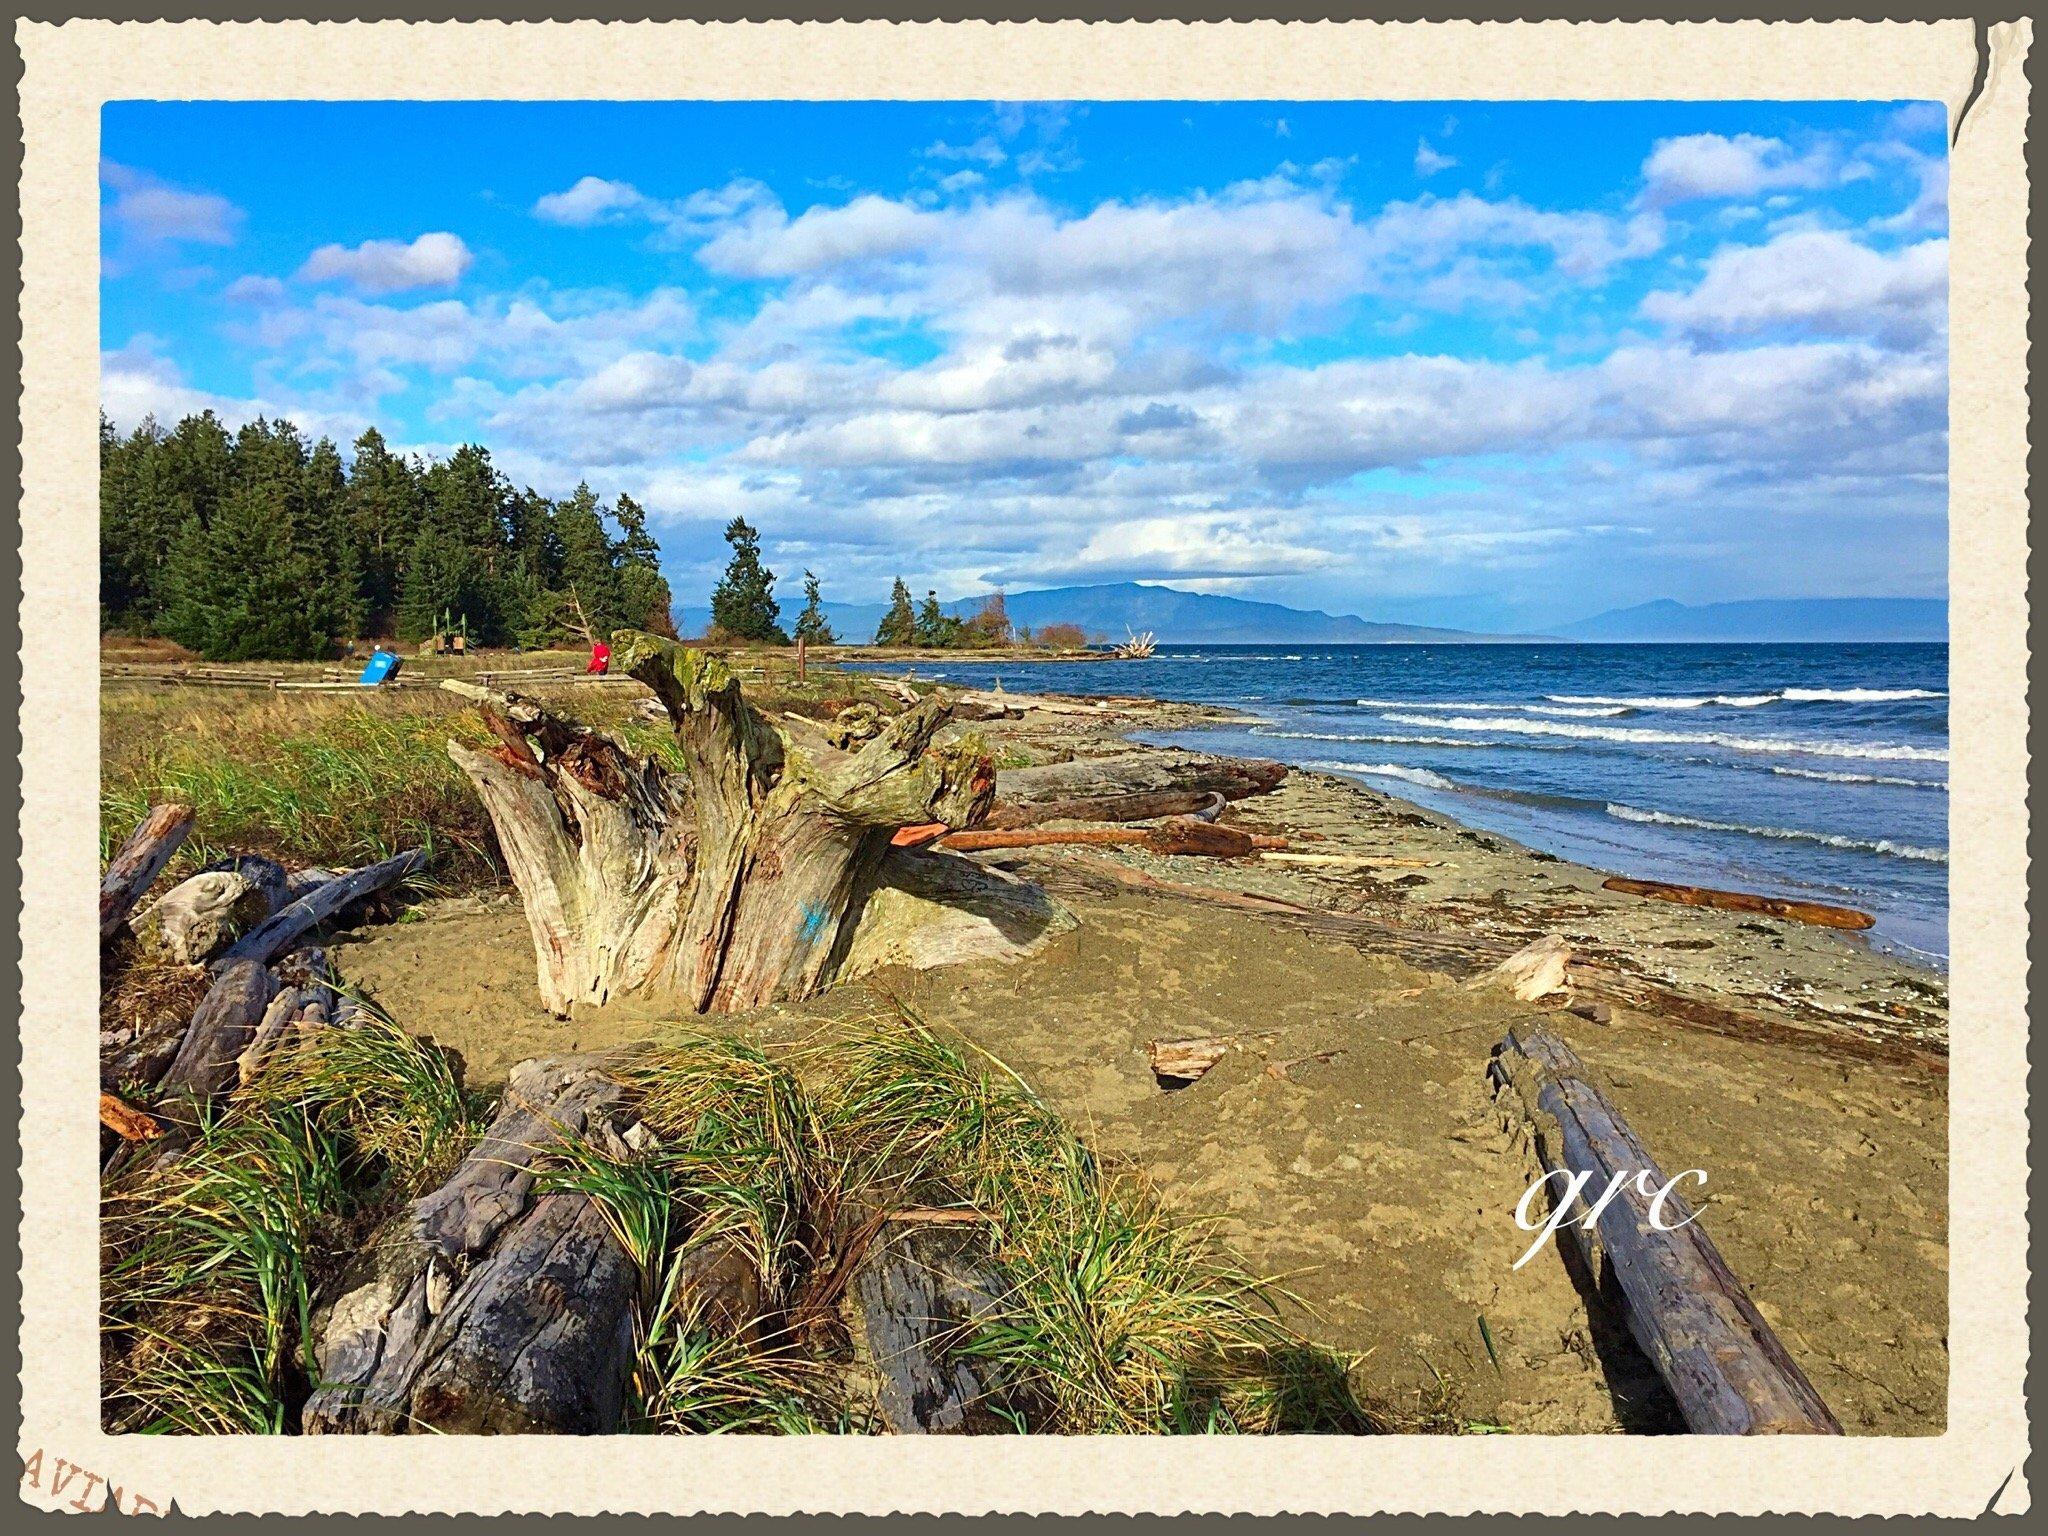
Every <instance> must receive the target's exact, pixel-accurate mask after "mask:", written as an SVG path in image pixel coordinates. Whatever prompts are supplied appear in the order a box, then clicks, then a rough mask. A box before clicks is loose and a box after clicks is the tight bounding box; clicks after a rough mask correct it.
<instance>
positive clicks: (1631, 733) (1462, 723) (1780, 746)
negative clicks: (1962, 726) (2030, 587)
mask: <svg viewBox="0 0 2048 1536" xmlns="http://www.w3.org/2000/svg"><path fill="white" fill-rule="evenodd" d="M1380 718H1382V719H1383V720H1386V721H1389V722H1390V723H1392V724H1394V725H1416V726H1421V727H1423V728H1425V729H1433V730H1439V731H1505V732H1509V733H1511V734H1518V735H1527V736H1569V737H1573V738H1575V739H1578V740H1582V741H1622V742H1633V743H1636V744H1639V745H1643V746H1678V747H1685V746H1699V747H1726V748H1728V749H1729V750H1730V751H1733V752H1768V753H1777V754H1794V755H1797V756H1802V757H1848V758H1876V759H1881V760H1897V761H1900V762H1915V763H1945V762H1947V761H1948V752H1947V750H1946V749H1945V748H1940V747H1908V746H1894V745H1889V744H1886V743H1883V742H1857V741H1802V740H1798V739H1795V738H1792V737H1786V736H1724V735H1721V734H1719V733H1717V732H1712V731H1654V730H1646V729H1643V728H1641V727H1637V726H1626V725H1573V724H1570V723H1568V722H1566V721H1562V720H1519V719H1514V718H1510V717H1495V718H1490V719H1485V720H1475V719H1471V718H1469V717H1465V716H1459V715H1410V714H1401V713H1395V714H1387V715H1382V716H1381V717H1380Z"/></svg>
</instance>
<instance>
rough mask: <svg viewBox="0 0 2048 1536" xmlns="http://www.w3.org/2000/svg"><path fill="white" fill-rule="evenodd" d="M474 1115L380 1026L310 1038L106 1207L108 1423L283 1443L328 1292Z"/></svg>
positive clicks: (423, 1049) (415, 1045) (365, 1023)
mask: <svg viewBox="0 0 2048 1536" xmlns="http://www.w3.org/2000/svg"><path fill="white" fill-rule="evenodd" d="M479 1110H480V1106H479V1105H478V1104H477V1103H475V1102H474V1101H473V1100H472V1099H471V1098H470V1097H469V1096H467V1095H466V1094H465V1093H464V1092H463V1090H462V1089H461V1087H460V1086H459V1085H458V1083H457V1082H456V1079H455V1076H454V1073H453V1071H452V1070H451V1068H450V1066H449V1063H448V1062H447V1061H446V1060H445V1059H444V1058H443V1057H442V1056H441V1055H440V1053H439V1052H437V1051H434V1050H432V1049H431V1048H429V1047H427V1046H425V1045H422V1044H421V1043H419V1042H418V1041H416V1040H414V1039H412V1038H411V1037H410V1036H408V1035H406V1034H405V1033H404V1032H403V1031H401V1030H399V1029H398V1028H397V1027H396V1026H395V1025H393V1024H392V1023H391V1022H390V1021H389V1020H388V1019H385V1018H383V1017H381V1016H379V1015H376V1014H374V1013H370V1014H366V1015H365V1016H364V1017H363V1018H362V1020H361V1022H360V1023H359V1024H358V1025H356V1026H355V1027H352V1028H339V1027H331V1026H330V1027H327V1028H324V1029H320V1030H317V1031H314V1032H312V1034H311V1035H310V1037H309V1038H307V1039H306V1040H304V1041H303V1042H302V1043H301V1044H300V1045H299V1047H298V1048H297V1049H295V1050H293V1051H292V1052H290V1053H288V1054H287V1055H286V1056H285V1057H283V1058H282V1059H281V1060H280V1061H279V1062H278V1064H277V1065H276V1066H275V1067H274V1068H273V1069H272V1070H271V1071H269V1072H266V1073H265V1074H264V1075H263V1076H262V1077H261V1078H259V1079H258V1080H257V1081H256V1082H254V1083H252V1084H250V1085H249V1086H248V1087H247V1088H245V1089H243V1090H242V1091H241V1092H239V1093H237V1094H235V1095H233V1096H231V1097H230V1098H229V1100H228V1101H227V1102H226V1104H225V1105H224V1106H223V1107H222V1108H221V1109H220V1111H219V1112H218V1113H217V1114H216V1115H215V1116H214V1118H213V1119H212V1120H211V1121H210V1122H209V1123H207V1124H206V1125H204V1126H203V1127H202V1128H201V1130H200V1132H199V1134H198V1136H197V1137H196V1139H195V1140H194V1142H193V1144H192V1146H191V1147H190V1148H188V1149H187V1150H186V1152H185V1154H184V1155H183V1156H182V1157H181V1158H179V1159H178V1160H177V1161H176V1162H174V1163H173V1164H171V1165H170V1166H169V1167H168V1168H166V1169H163V1170H161V1171H154V1172H148V1173H143V1174H140V1175H136V1176H132V1177H128V1178H121V1179H116V1180H115V1181H113V1182H112V1183H111V1184H110V1186H109V1187H108V1188H107V1189H106V1190H105V1191H104V1192H103V1195H102V1207H101V1243H102V1249H103V1253H102V1264H101V1305H102V1328H101V1338H102V1411H103V1413H104V1416H105V1419H106V1422H107V1424H108V1426H109V1428H110V1429H115V1430H120V1431H128V1432H140V1433H185V1434H284V1433H290V1432H292V1431H294V1430H295V1429H296V1428H297V1424H296V1417H297V1412H298V1406H299V1404H300V1403H301V1402H302V1401H303V1399H304V1396H305V1393H306V1391H307V1390H308V1389H309V1385H310V1383H311V1380H312V1377H313V1372H314V1364H313V1356H312V1317H313V1306H314V1302H315V1299H316V1296H317V1293H318V1287H319V1285H320V1283H321V1281H322V1280H323V1279H324V1278H325V1277H326V1276H328V1275H330V1274H332V1273H333V1272H334V1271H335V1270H336V1269H337V1268H338V1267H339V1265H340V1263H341V1262H342V1260H344V1259H345V1258H346V1257H347V1256H348V1255H349V1254H351V1253H352V1252H354V1250H355V1248H356V1246H357V1243H358V1242H359V1240H360V1238H361V1236H362V1235H363V1233H364V1232H365V1231H366V1230H367V1228H368V1227H369V1226H370V1225H372V1224H373V1223H374V1222H375V1221H376V1220H377V1219H379V1218H380V1217H381V1216H382V1215H383V1214H385V1213H386V1212H388V1211H389V1210H390V1209H391V1208H392V1206H393V1205H394V1204H395V1202H396V1201H397V1200H399V1199H401V1198H403V1197H405V1196H407V1195H410V1194H413V1193H416V1192H418V1191H419V1190H420V1189H421V1188H423V1187H425V1186H426V1185H427V1184H429V1183H431V1182H432V1181H433V1180H434V1178H435V1177H436V1176H437V1174H438V1173H439V1172H440V1171H441V1169H442V1168H443V1167H444V1166H445V1163H446V1162H447V1161H448V1160H449V1157H450V1154H451V1153H459V1152H460V1151H461V1150H462V1149H463V1148H465V1147H466V1146H467V1145H468V1143H469V1142H470V1141H471V1140H472V1139H473V1138H474V1136H475V1133H476V1131H477V1129H478V1126H479V1120H478V1115H479Z"/></svg>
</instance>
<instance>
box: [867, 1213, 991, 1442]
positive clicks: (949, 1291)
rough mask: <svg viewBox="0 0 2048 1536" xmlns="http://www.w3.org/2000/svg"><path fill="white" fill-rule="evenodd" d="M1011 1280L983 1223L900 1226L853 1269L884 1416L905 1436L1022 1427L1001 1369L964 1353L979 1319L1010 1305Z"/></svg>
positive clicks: (879, 1242)
mask: <svg viewBox="0 0 2048 1536" xmlns="http://www.w3.org/2000/svg"><path fill="white" fill-rule="evenodd" d="M1004 1290H1005V1288H1004V1286H1003V1284H1002V1281H1001V1279H1000V1277H999V1276H998V1275H997V1274H996V1272H995V1270H994V1268H993V1267H992V1266H991V1265H990V1264H989V1263H988V1262H987V1260H986V1259H985V1258H984V1257H983V1256H982V1255H981V1252H980V1234H979V1232H978V1231H977V1230H972V1229H962V1228H958V1227H924V1226H912V1227H907V1228H898V1229H895V1230H893V1231H890V1232H886V1233H885V1235H884V1236H883V1237H882V1238H881V1239H880V1240H878V1241H876V1242H875V1243H874V1244H873V1245H872V1246H871V1247H870V1248H869V1249H868V1252H867V1254H866V1256H865V1258H863V1259H862V1260H861V1262H860V1265H859V1267H858V1268H856V1269H855V1270H854V1273H853V1282H852V1285H851V1287H850V1292H849V1294H850V1299H851V1301H852V1312H853V1316H854V1319H855V1323H856V1327H857V1329H858V1332H859V1337H860V1343H861V1345H862V1349H863V1353H864V1354H865V1355H866V1356H867V1359H868V1362H869V1363H870V1364H871V1365H872V1366H873V1367H874V1370H875V1375H876V1377H877V1388H876V1406H877V1408H878V1409H879V1411H880V1413H881V1417H882V1422H883V1424H884V1425H885V1426H887V1428H888V1429H889V1430H890V1432H891V1433H894V1434H899V1435H972V1434H1008V1433H1012V1432H1014V1427H1015V1426H1014V1423H1013V1421H1011V1420H1009V1419H1006V1418H1005V1417H1003V1416H1002V1415H1000V1414H998V1413H997V1412H995V1409H996V1407H998V1406H1002V1407H1007V1408H1009V1409H1010V1410H1011V1411H1012V1412H1013V1413H1014V1412H1016V1411H1017V1408H1018V1405H1016V1404H1014V1403H1009V1402H1007V1401H1005V1399H1004V1397H1003V1394H1002V1393H1001V1391H1000V1382H999V1379H998V1377H997V1374H996V1371H995V1369H994V1367H993V1366H992V1365H991V1364H990V1363H989V1362H988V1361H986V1360H978V1359H975V1358H974V1357H973V1356H971V1355H969V1354H967V1353H965V1352H963V1351H962V1350H961V1348H960V1346H961V1345H963V1344H964V1343H966V1342H967V1340H968V1339H969V1337H970V1336H971V1334H972V1332H973V1329H974V1326H975V1324H976V1323H977V1322H980V1321H982V1320H983V1319H985V1318H987V1317H988V1316H989V1315H990V1314H991V1313H993V1312H994V1311H996V1310H997V1309H998V1308H999V1307H1000V1306H1001V1304H1002V1299H1003V1296H1004Z"/></svg>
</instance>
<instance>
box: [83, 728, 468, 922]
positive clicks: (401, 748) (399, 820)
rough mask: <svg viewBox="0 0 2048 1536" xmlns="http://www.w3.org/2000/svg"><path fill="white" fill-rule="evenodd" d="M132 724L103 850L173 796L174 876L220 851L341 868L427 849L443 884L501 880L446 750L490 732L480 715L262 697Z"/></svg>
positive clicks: (108, 792) (106, 815)
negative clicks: (185, 837) (178, 825)
mask: <svg viewBox="0 0 2048 1536" xmlns="http://www.w3.org/2000/svg"><path fill="white" fill-rule="evenodd" d="M110 707H113V706H112V705H110ZM122 707H125V708H134V707H135V706H132V705H123V706H122ZM181 724H182V725H183V726H184V727H186V728H182V729H181V728H178V727H179V726H180V725H181ZM129 733H130V735H131V737H132V736H135V735H140V736H141V737H142V739H141V740H133V739H130V740H128V741H126V742H124V743H122V746H123V748H124V749H123V750H119V751H110V752H109V753H108V755H107V761H106V764H105V769H104V778H103V781H102V783H101V787H100V853H101V857H102V858H103V859H104V858H107V857H109V856H111V854H112V852H113V851H114V849H116V848H118V847H119V846H120V843H121V841H122V839H123V838H125V837H126V836H127V835H128V833H129V832H130V830H132V829H133V827H134V826H135V824H136V822H138V821H140V820H141V819H142V816H143V814H144V813H145V812H146V811H147V810H148V809H149V807H150V806H151V805H152V804H155V803H158V802H161V801H166V800H170V801H179V802H182V803H184V804H187V805H190V806H191V807H193V809H194V811H195V812H196V813H197V814H196V816H195V817H194V820H193V831H192V837H191V839H190V841H188V842H187V843H186V845H185V847H184V848H183V849H182V850H180V852H179V854H178V857H177V859H176V861H175V862H174V863H173V865H172V873H173V875H174V876H182V875H184V874H189V873H191V872H192V871H193V870H196V869H198V868H199V867H201V866H202V865H204V864H205V863H206V862H207V861H209V860H211V859H214V858H217V857H220V856H221V855H222V854H226V853H264V854H268V855H270V856H272V857H274V858H277V859H279V860H281V861H282V862H284V863H285V864H287V865H291V866H299V865H330V866H349V865H358V864H369V863H374V862H376V861H377V860H379V859H386V858H389V857H391V856H392V855H393V854H395V853H398V852H400V851H401V850H403V849H406V848H425V849H426V850H427V851H428V854H429V856H430V863H429V866H428V868H429V874H430V878H431V879H432V880H433V881H434V882H435V883H436V884H437V885H439V886H441V887H443V888H447V889H462V888H468V887H473V886H477V885H485V884H494V883H496V882H497V881H498V880H499V879H500V878H501V872H500V865H499V858H498V851H497V843H496V840H495V838H494V837H493V835H492V832H491V828H490V821H489V818H488V817H487V815H486V814H485V812H484V809H483V805H482V802H481V801H479V800H478V798H477V795H476V791H475V789H474V788H473V787H472V786H471V785H470V783H469V781H468V779H466V778H465V777H464V776H463V774H462V772H461V770H460V769H458V768H457V767H456V766H455V764H454V763H453V762H451V761H450V760H449V758H448V751H447V742H448V739H449V738H450V737H451V736H453V737H455V738H456V739H458V740H467V741H471V742H477V741H481V740H482V739H484V736H483V731H482V727H481V726H480V725H479V724H478V722H477V721H476V719H475V717H474V715H465V714H463V713H460V712H457V711H451V710H445V709H436V710H431V711H425V710H423V711H419V712H398V711H392V710H377V709H370V708H366V707H364V706H362V705H357V704H351V705H349V706H348V707H345V708H341V709H333V710H325V709H321V710H315V709H298V708H294V707H291V706H283V707H280V706H273V705H266V704H261V703H256V704H251V705H250V706H248V709H247V710H246V711H245V712H244V713H243V714H242V715H241V716H239V717H237V716H233V715H228V716H225V717H214V716H210V715H207V714H203V713H200V714H188V715H185V716H182V717H164V718H162V719H152V720H150V721H146V722H134V723H131V724H130V726H129Z"/></svg>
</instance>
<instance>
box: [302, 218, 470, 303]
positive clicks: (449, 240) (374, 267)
mask: <svg viewBox="0 0 2048 1536" xmlns="http://www.w3.org/2000/svg"><path fill="white" fill-rule="evenodd" d="M475 259H476V258H475V257H474V256H472V255H471V254H470V249H469V247H468V246H467V245H466V244H464V243H463V240H462V237H461V236H460V235H452V234H448V233H446V232H445V231H443V232H437V233H433V234H425V235H421V236H420V237H419V238H418V239H417V240H414V241H413V242H412V243H411V244H410V245H408V244H406V243H405V242H404V241H402V240H365V241H364V242H363V243H362V244H361V245H356V246H347V245H323V246H321V247H320V248H319V249H318V250H316V251H315V252H313V254H312V255H311V256H308V257H307V258H306V264H305V265H304V266H302V267H300V268H299V272H298V276H299V280H300V281H301V282H309V283H325V282H334V281H337V280H339V281H342V282H347V283H350V284H353V285H354V286H355V287H356V288H357V289H359V290H361V291H362V292H364V293H402V292H404V291H405V290H407V289H410V288H450V287H453V286H454V285H455V284H456V283H458V282H460V281H461V279H462V274H463V273H465V272H467V271H468V270H469V268H470V263H471V262H473V261H474V260H475Z"/></svg>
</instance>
